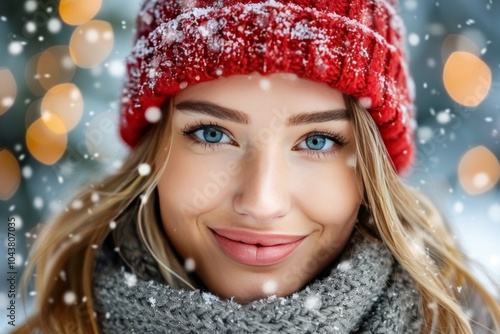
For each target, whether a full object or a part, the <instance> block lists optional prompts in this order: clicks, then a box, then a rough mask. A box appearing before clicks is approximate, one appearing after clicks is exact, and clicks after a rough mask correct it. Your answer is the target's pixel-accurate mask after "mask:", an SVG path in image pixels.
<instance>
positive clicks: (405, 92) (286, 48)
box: [120, 0, 414, 172]
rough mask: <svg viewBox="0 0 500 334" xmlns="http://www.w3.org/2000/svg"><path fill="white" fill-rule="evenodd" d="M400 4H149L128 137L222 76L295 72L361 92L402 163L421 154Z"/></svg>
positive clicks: (131, 61) (355, 0)
mask: <svg viewBox="0 0 500 334" xmlns="http://www.w3.org/2000/svg"><path fill="white" fill-rule="evenodd" d="M395 1H396V0H335V1H333V0H332V1H328V0H292V1H281V0H267V1H263V0H262V1H259V0H242V1H241V0H240V1H235V0H217V1H215V0H146V1H144V4H143V6H142V10H141V12H140V13H139V16H138V19H137V40H136V43H135V45H134V47H133V50H132V54H131V55H130V57H129V58H128V59H127V67H128V79H127V82H126V84H125V89H124V91H123V99H122V111H121V129H120V131H121V135H122V138H123V139H124V140H125V142H127V143H128V144H129V145H130V146H132V147H133V146H134V145H135V144H136V143H137V142H138V141H139V140H140V138H141V137H142V135H143V134H144V133H145V132H146V131H147V130H148V128H149V126H151V124H150V123H149V122H148V121H147V119H146V117H145V111H146V109H147V108H149V107H158V106H161V105H162V104H163V103H164V102H165V101H166V100H167V99H168V98H169V97H171V96H172V95H174V94H176V93H177V92H179V91H180V90H181V89H183V88H185V87H187V86H189V85H193V84H196V83H199V82H204V81H209V80H214V79H217V78H219V77H221V76H230V75H235V74H250V73H252V72H255V71H257V72H259V73H261V74H271V73H276V72H287V73H295V74H296V75H298V76H299V77H301V78H306V79H310V80H314V81H317V82H324V83H327V84H328V85H329V86H331V87H332V88H335V89H337V90H339V91H341V92H343V93H344V94H348V95H351V96H354V97H355V98H357V99H358V100H359V101H360V103H361V105H362V106H364V107H366V108H367V109H368V111H369V112H370V114H371V116H372V117H373V119H374V120H375V122H376V124H377V126H378V128H379V130H380V133H381V135H382V138H383V140H384V143H385V145H386V148H387V150H388V152H389V154H390V156H391V158H392V160H393V162H394V165H395V167H396V169H397V170H398V171H399V172H401V171H402V170H404V169H406V168H407V167H408V166H409V164H410V163H411V160H412V156H413V152H414V149H413V139H412V138H413V129H414V120H413V105H412V99H413V96H412V85H411V79H410V77H409V74H408V70H407V66H406V61H405V55H404V39H403V38H404V27H403V24H402V21H401V18H400V16H399V15H398V13H397V8H396V3H395Z"/></svg>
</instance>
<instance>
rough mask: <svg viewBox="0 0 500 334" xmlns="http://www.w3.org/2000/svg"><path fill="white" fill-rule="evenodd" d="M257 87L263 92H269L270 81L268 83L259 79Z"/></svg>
mask: <svg viewBox="0 0 500 334" xmlns="http://www.w3.org/2000/svg"><path fill="white" fill-rule="evenodd" d="M259 87H260V89H262V90H263V91H269V90H271V81H269V80H268V79H261V80H260V81H259Z"/></svg>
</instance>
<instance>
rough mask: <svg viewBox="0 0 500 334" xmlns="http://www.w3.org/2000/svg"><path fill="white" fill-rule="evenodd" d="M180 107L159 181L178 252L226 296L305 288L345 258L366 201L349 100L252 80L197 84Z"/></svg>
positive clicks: (290, 82)
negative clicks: (358, 173)
mask: <svg viewBox="0 0 500 334" xmlns="http://www.w3.org/2000/svg"><path fill="white" fill-rule="evenodd" d="M174 104H175V110H174V111H173V121H172V122H173V135H172V147H171V154H170V158H169V160H168V163H167V165H166V169H165V172H164V173H163V175H162V177H161V179H160V182H159V184H158V192H159V200H160V209H161V218H162V221H163V226H164V228H165V231H166V234H167V236H168V238H169V240H170V242H171V243H172V245H173V246H174V248H175V249H176V250H177V252H178V253H179V254H180V255H181V256H182V257H183V259H184V260H186V263H189V265H192V264H193V261H194V264H195V269H194V270H195V272H196V274H197V276H198V277H199V278H200V279H201V281H202V282H203V283H204V284H205V285H206V287H207V288H208V289H209V290H210V291H211V292H213V293H215V294H217V295H219V296H221V297H223V298H230V297H235V299H236V300H238V301H240V302H248V301H251V300H255V299H259V298H262V297H265V296H268V295H274V294H275V295H278V296H284V295H289V294H292V293H293V292H295V291H297V290H299V289H300V288H302V287H303V286H304V285H305V284H306V283H308V282H309V281H311V280H312V279H313V278H314V277H315V276H317V275H318V274H319V273H320V272H321V271H322V270H324V269H325V268H326V267H327V266H328V265H329V264H330V263H331V262H332V260H334V259H335V258H336V257H337V256H338V255H339V253H340V252H341V251H342V249H343V247H344V245H345V244H346V242H347V240H348V238H349V235H350V234H351V231H352V229H353V225H354V223H355V222H356V217H357V214H358V209H359V206H360V203H361V190H360V186H359V182H358V180H357V178H356V176H355V173H354V168H355V163H356V162H355V161H356V159H355V143H354V138H353V128H352V125H351V122H350V120H349V117H350V115H349V113H348V112H347V111H346V106H345V103H344V99H343V97H342V94H341V93H340V92H338V91H336V90H333V89H331V88H329V87H328V86H326V85H325V84H320V83H316V82H312V81H309V80H304V79H299V78H297V77H296V76H293V75H289V74H274V75H270V76H261V75H259V74H253V75H250V76H246V75H245V76H232V77H229V78H221V79H219V80H215V81H211V82H207V83H201V84H198V85H195V86H192V87H188V88H186V89H184V90H183V91H182V92H180V93H179V94H177V95H176V96H175V99H174ZM187 260H189V261H187Z"/></svg>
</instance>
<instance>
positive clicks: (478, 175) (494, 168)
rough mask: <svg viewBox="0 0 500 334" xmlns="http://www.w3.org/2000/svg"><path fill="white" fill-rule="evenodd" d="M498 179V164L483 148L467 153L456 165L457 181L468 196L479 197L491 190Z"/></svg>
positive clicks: (493, 156)
mask: <svg viewBox="0 0 500 334" xmlns="http://www.w3.org/2000/svg"><path fill="white" fill-rule="evenodd" d="M499 179H500V163H499V162H498V159H497V158H496V157H495V155H494V154H493V153H492V152H491V151H490V150H488V149H487V148H486V147H484V146H478V147H474V148H472V149H470V150H469V151H467V152H466V153H465V154H464V156H463V157H462V158H461V159H460V163H459V165H458V180H459V182H460V185H461V186H462V188H463V189H464V190H465V191H466V192H467V193H468V194H470V195H479V194H482V193H485V192H487V191H488V190H490V189H492V188H493V187H494V186H495V184H496V183H497V182H498V180H499Z"/></svg>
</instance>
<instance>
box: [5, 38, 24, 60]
mask: <svg viewBox="0 0 500 334" xmlns="http://www.w3.org/2000/svg"><path fill="white" fill-rule="evenodd" d="M23 49H24V46H23V44H22V43H21V42H18V41H12V42H10V44H9V47H8V51H9V53H10V54H11V55H13V56H17V55H19V54H21V52H23Z"/></svg>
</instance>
